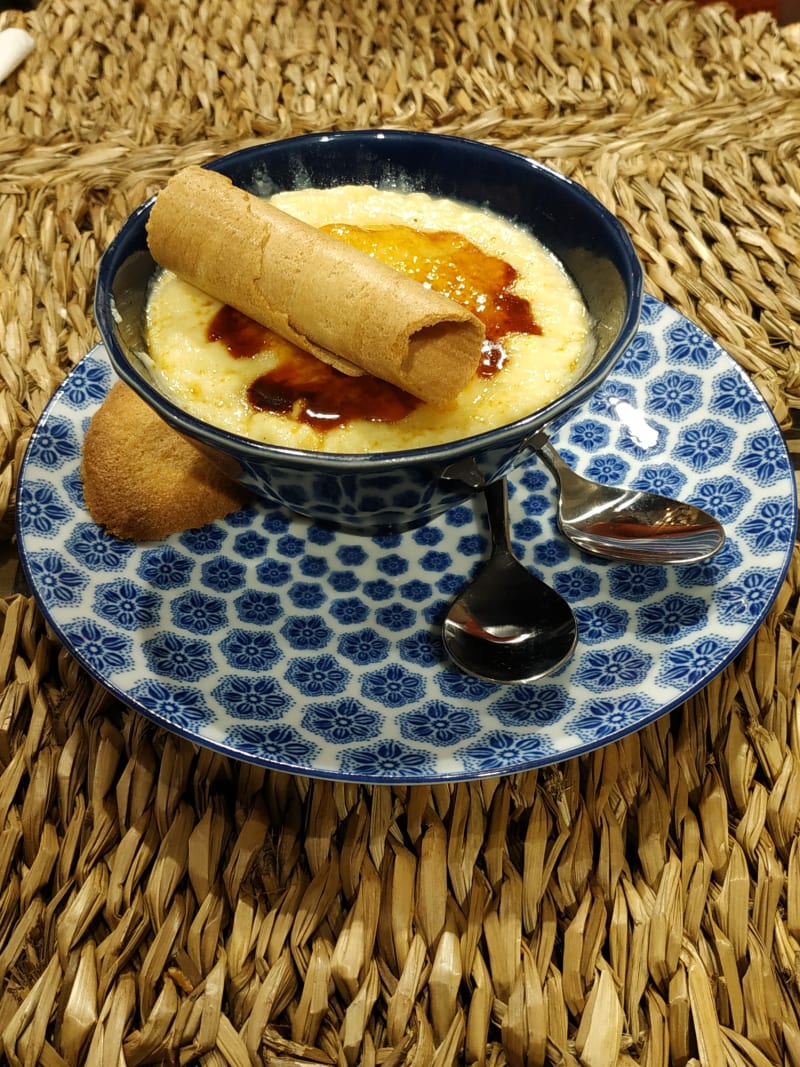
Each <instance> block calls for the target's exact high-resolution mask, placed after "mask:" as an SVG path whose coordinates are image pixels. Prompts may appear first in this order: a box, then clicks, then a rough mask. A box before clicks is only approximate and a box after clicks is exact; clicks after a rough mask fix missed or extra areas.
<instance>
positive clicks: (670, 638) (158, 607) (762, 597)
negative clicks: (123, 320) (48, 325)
mask: <svg viewBox="0 0 800 1067" xmlns="http://www.w3.org/2000/svg"><path fill="white" fill-rule="evenodd" d="M113 377H114V376H113V372H112V370H111V367H110V364H109V362H108V358H107V356H106V354H105V351H104V350H103V349H102V348H101V347H99V346H98V347H97V348H95V349H93V350H92V351H91V352H90V353H89V354H88V355H87V356H86V358H85V359H84V360H83V361H82V362H81V363H80V364H79V365H78V367H76V369H75V370H74V371H73V372H72V374H71V375H70V376H69V377H68V378H67V380H66V381H65V382H64V384H63V385H62V386H61V388H60V389H59V390H58V392H57V393H56V395H55V396H54V397H53V399H52V401H51V402H50V404H49V406H48V408H47V410H46V411H45V413H44V415H43V416H42V418H41V419H40V421H39V423H38V425H37V427H36V429H35V431H34V433H33V435H32V437H31V441H30V445H29V448H28V451H27V454H26V457H25V460H24V463H23V467H22V471H21V475H20V483H19V493H18V507H17V516H18V519H17V530H18V537H19V546H20V554H21V558H22V562H23V565H24V568H25V571H26V575H27V577H28V581H29V583H30V585H31V588H32V590H33V592H34V595H35V596H36V599H37V601H38V603H39V605H40V606H41V608H42V610H43V612H44V614H45V615H46V616H47V618H48V620H49V622H50V623H51V625H52V626H53V628H54V630H55V632H56V633H57V634H58V635H59V637H60V638H61V640H62V641H63V642H64V644H65V645H66V647H67V648H68V649H70V651H71V652H72V653H73V654H74V655H75V656H76V657H77V659H78V660H79V661H80V662H81V663H83V665H84V666H85V667H86V668H87V669H88V671H89V672H90V673H91V674H93V675H94V676H95V677H96V678H97V679H98V680H99V681H100V682H101V683H103V684H104V685H105V686H107V687H108V688H109V689H110V690H111V691H112V692H113V693H115V694H116V695H117V696H119V697H120V699H122V700H123V701H124V702H125V703H127V704H128V705H129V706H131V707H133V708H136V709H138V710H139V711H141V712H142V713H144V714H145V715H148V716H149V717H151V718H152V719H154V720H155V721H156V722H158V723H159V724H161V725H163V726H165V727H167V728H169V729H171V730H173V731H175V732H177V733H180V734H182V735H184V736H186V737H189V738H191V739H192V740H194V741H196V742H198V743H199V744H202V745H206V746H208V747H210V748H213V749H216V750H217V751H220V752H223V753H226V754H228V755H231V756H233V757H236V758H239V759H243V760H248V761H252V762H255V763H258V764H261V765H263V766H268V767H272V768H276V769H279V770H283V771H288V772H297V773H302V774H308V775H311V776H316V777H327V778H333V779H342V780H347V779H350V780H358V781H363V782H409V783H414V782H426V781H442V780H458V779H463V778H471V777H480V776H483V775H499V774H507V773H511V772H514V771H519V770H523V769H526V768H530V767H535V766H539V765H542V764H545V763H550V762H553V761H555V760H560V759H564V758H566V757H569V756H574V755H577V754H579V753H581V752H586V751H590V750H592V749H594V748H596V747H599V746H601V745H604V744H607V743H608V742H610V741H613V740H614V739H615V738H619V737H621V736H623V735H625V734H627V733H630V732H631V731H634V730H638V729H640V728H642V727H643V726H645V725H646V724H647V723H649V722H651V721H653V720H654V719H655V718H657V717H658V716H660V715H662V714H664V713H665V712H666V711H668V710H669V709H670V708H673V707H675V706H676V705H678V704H680V703H681V702H682V701H684V700H686V699H687V697H689V696H690V695H691V694H692V693H694V692H696V691H697V690H698V689H700V688H702V687H703V686H704V685H705V684H707V683H708V682H709V681H710V679H711V678H712V677H713V676H714V675H715V674H716V673H717V672H719V671H720V670H721V669H722V668H723V667H724V666H725V664H726V663H727V662H729V661H730V660H731V659H732V657H733V656H735V655H736V653H737V652H738V651H739V650H740V649H741V648H742V647H743V645H744V644H745V643H746V642H747V641H748V640H749V639H750V637H751V636H752V634H753V633H754V631H755V630H756V628H757V627H758V626H759V625H760V623H761V622H762V620H763V619H764V617H765V615H766V613H767V611H768V610H769V608H770V606H771V604H772V603H773V601H774V599H775V597H776V595H777V593H778V590H779V588H780V585H781V582H782V580H783V576H784V574H785V571H786V568H787V566H788V563H789V558H790V555H791V550H792V545H793V543H794V538H795V534H796V526H797V504H796V499H795V483H794V476H793V471H792V467H791V463H790V461H789V457H788V455H787V452H786V448H785V446H784V443H783V440H782V438H781V435H780V432H779V430H778V428H777V426H776V424H775V421H774V419H773V417H772V414H771V413H770V411H769V409H768V407H767V405H766V404H765V403H764V401H763V399H762V398H761V397H760V395H759V394H758V392H757V391H756V389H755V388H754V387H753V385H752V384H751V382H750V381H749V379H748V378H747V376H746V375H745V374H744V373H743V372H742V371H741V370H740V369H739V368H738V367H737V366H736V364H735V362H734V361H733V360H732V359H731V358H730V356H728V355H727V354H726V353H725V352H724V351H723V350H722V349H721V348H720V347H719V346H718V345H717V344H716V343H715V342H714V341H713V340H712V339H711V338H710V337H708V335H706V334H705V333H704V332H703V331H702V330H700V329H699V328H698V327H697V326H695V325H694V324H692V323H690V322H688V321H687V320H686V319H685V318H683V317H682V316H681V315H679V314H678V313H676V312H675V311H673V310H671V309H669V308H667V307H666V306H665V305H664V304H662V303H660V302H659V301H657V300H654V299H652V298H650V297H648V298H646V300H645V307H644V313H643V315H642V321H641V328H640V331H639V334H638V336H637V338H636V341H635V343H634V344H633V345H632V346H631V348H630V350H629V351H628V352H627V353H626V354H625V355H624V356H623V358H622V359H621V360H620V362H619V364H618V366H617V368H616V369H615V371H614V372H613V373H612V375H611V376H610V377H609V379H608V380H607V381H606V382H605V383H604V384H603V385H602V387H601V388H600V389H599V390H598V391H597V392H596V393H595V394H594V396H592V397H591V398H590V399H589V400H588V401H587V402H586V403H585V404H584V405H582V406H581V407H580V408H578V409H577V410H575V411H573V412H571V413H569V415H567V416H564V417H562V418H560V419H559V420H558V423H557V425H556V427H553V428H552V429H553V441H554V444H555V445H556V447H558V448H559V450H560V451H561V452H562V454H563V455H564V456H565V457H566V458H568V460H569V462H570V463H572V464H573V465H574V466H575V467H576V469H577V470H578V471H579V472H580V473H582V474H584V475H590V476H593V477H596V478H599V479H601V480H603V479H605V480H606V481H618V480H620V479H621V478H622V479H624V480H625V481H627V482H628V483H629V484H631V485H633V486H635V487H637V488H642V489H647V488H649V489H654V490H656V491H658V492H662V493H667V494H669V495H679V496H682V497H683V498H685V499H687V500H689V501H691V502H693V503H697V504H700V505H701V506H702V507H705V508H707V509H708V510H710V511H711V512H713V513H714V514H716V515H717V517H718V518H719V519H720V521H722V522H723V524H724V525H725V527H726V532H727V537H728V540H727V543H726V545H725V547H724V548H723V550H722V551H721V552H720V553H718V555H717V556H716V557H714V558H713V559H712V560H709V561H707V562H706V563H703V564H698V565H695V566H691V567H683V568H659V567H647V566H642V565H640V564H629V565H623V564H619V563H611V562H605V561H602V560H600V559H594V558H590V557H588V556H584V555H583V554H581V553H580V552H579V551H578V550H577V549H574V548H572V547H571V546H569V545H568V544H567V543H566V542H565V541H564V540H563V538H561V537H560V535H559V534H558V531H557V528H556V524H555V514H554V501H555V487H554V484H553V481H552V479H551V477H550V476H549V474H548V473H547V471H546V468H544V467H543V465H542V463H541V462H540V461H539V460H538V459H537V458H535V457H533V458H531V459H530V460H529V461H528V462H527V463H525V464H523V465H522V466H521V467H520V468H518V469H517V470H516V471H515V472H514V473H513V474H512V476H511V479H510V498H511V499H510V512H511V520H512V535H513V539H514V544H515V547H516V549H517V551H518V552H519V554H520V556H521V558H522V559H523V561H524V562H525V563H526V565H527V566H528V567H529V568H530V569H531V570H532V571H534V572H536V573H537V574H539V575H540V576H541V577H542V578H544V579H545V580H546V581H548V582H550V583H551V584H553V585H554V586H555V587H556V588H557V589H559V590H560V592H561V593H562V594H563V595H564V596H565V597H567V599H569V600H570V601H571V603H572V604H573V606H574V608H575V611H576V615H577V617H578V628H579V640H578V647H577V650H576V654H575V656H574V658H573V660H572V661H571V662H570V663H569V664H568V665H567V666H566V667H564V668H563V669H562V670H561V671H560V672H559V673H558V674H557V675H555V676H554V677H552V678H549V679H544V680H542V681H541V682H537V683H533V684H531V685H526V686H512V687H502V686H495V685H491V684H489V683H487V682H482V681H478V680H477V679H474V678H470V677H468V676H466V675H464V674H461V673H460V672H459V671H457V670H455V669H454V668H452V667H451V666H450V665H449V664H448V663H447V661H446V660H445V657H444V653H443V650H442V645H441V641H440V639H439V624H440V621H441V618H442V615H443V612H444V611H445V609H446V607H447V604H448V602H449V600H450V598H451V597H452V596H454V595H455V593H456V592H457V591H458V590H459V589H460V588H461V587H462V586H463V584H464V582H465V581H466V580H467V578H468V577H469V575H470V574H471V572H472V571H473V570H474V569H475V568H476V567H477V566H479V565H480V562H481V559H482V558H483V555H484V552H485V550H486V531H485V523H484V519H483V512H482V508H481V506H480V502H477V503H475V504H474V505H473V504H468V505H461V506H458V507H455V508H453V509H452V510H451V511H450V512H448V513H447V514H445V515H443V516H441V517H440V518H438V519H437V520H436V521H434V522H432V523H430V524H429V525H427V526H425V527H422V528H420V529H417V530H413V531H410V532H408V533H404V534H397V535H393V536H387V537H377V538H367V537H364V536H362V535H357V534H346V533H334V532H333V531H331V530H330V529H327V528H322V527H319V526H316V525H314V524H313V523H310V522H308V521H306V520H304V519H299V518H295V517H293V516H290V515H289V514H287V513H286V512H283V511H281V510H280V509H277V508H273V507H271V506H270V505H269V504H267V503H258V504H256V505H254V506H253V507H251V508H247V509H244V510H242V511H239V512H236V513H234V514H233V515H230V516H228V518H227V519H225V520H224V521H222V522H217V523H213V524H211V525H209V526H205V527H203V528H202V529H198V530H188V531H185V532H184V533H181V534H179V535H176V536H174V537H170V538H168V539H167V540H165V541H163V542H156V543H148V544H130V543H127V542H123V541H119V540H117V539H116V538H114V537H111V536H109V535H108V534H106V533H105V532H104V531H103V530H101V529H99V528H98V527H97V526H96V525H95V524H94V523H93V522H92V521H91V518H90V516H89V515H88V513H87V512H86V509H85V507H84V504H83V498H82V491H81V482H80V450H81V442H82V439H83V434H84V432H85V428H86V425H87V424H88V421H89V419H90V417H91V415H92V414H93V412H94V411H95V410H96V409H97V407H98V406H99V405H100V403H101V402H102V400H103V398H104V397H105V395H106V393H107V391H108V389H109V387H110V385H111V383H112V381H113Z"/></svg>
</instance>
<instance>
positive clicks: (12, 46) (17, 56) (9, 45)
mask: <svg viewBox="0 0 800 1067" xmlns="http://www.w3.org/2000/svg"><path fill="white" fill-rule="evenodd" d="M33 44H34V41H33V38H32V37H31V35H30V34H29V33H27V32H26V31H25V30H20V29H17V28H15V27H13V26H12V27H9V29H7V30H0V82H2V81H5V79H6V78H7V77H8V76H9V74H11V73H13V71H15V70H16V69H17V67H18V66H19V65H20V63H22V62H23V61H24V60H25V59H27V58H28V56H29V55H30V54H31V52H32V51H33Z"/></svg>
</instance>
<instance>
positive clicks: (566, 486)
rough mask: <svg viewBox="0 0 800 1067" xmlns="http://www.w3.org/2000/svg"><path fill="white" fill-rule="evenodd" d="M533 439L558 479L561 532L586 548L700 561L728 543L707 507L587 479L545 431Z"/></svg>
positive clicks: (643, 559) (636, 559)
mask: <svg viewBox="0 0 800 1067" xmlns="http://www.w3.org/2000/svg"><path fill="white" fill-rule="evenodd" d="M528 444H529V445H530V446H531V447H532V448H533V449H535V450H536V451H537V452H538V453H539V455H540V456H541V457H542V459H543V460H544V461H545V463H547V465H548V467H550V469H551V470H552V472H553V474H555V476H556V480H557V481H558V484H559V490H560V492H559V498H558V525H559V527H560V529H561V532H562V533H563V534H564V536H565V537H567V538H568V539H569V540H570V541H572V542H574V543H575V544H576V545H577V546H578V547H579V548H582V549H583V551H584V552H591V553H593V554H594V555H596V556H606V557H608V558H610V559H619V560H624V561H626V562H631V563H699V562H700V561H701V560H704V559H708V557H709V556H713V555H714V553H715V552H718V551H719V550H720V549H721V548H722V546H723V544H724V543H725V531H724V530H723V528H722V526H721V525H720V524H719V522H718V521H717V520H716V519H715V518H714V517H713V516H712V515H709V514H708V512H707V511H703V510H702V508H697V507H695V506H694V505H692V504H684V503H682V502H681V501H679V500H671V499H670V498H669V497H665V496H658V495H657V494H656V493H646V492H643V491H641V490H638V489H622V488H618V487H615V486H610V485H600V484H598V483H597V482H591V481H589V480H588V479H587V478H582V477H581V476H580V475H579V474H576V473H575V471H573V470H572V469H571V468H570V467H569V466H568V465H567V464H566V463H565V462H564V460H563V459H562V458H561V456H560V455H559V454H558V452H556V450H555V449H554V448H553V446H552V445H551V444H550V442H549V440H548V437H547V434H546V433H544V431H541V430H540V431H539V432H538V433H535V434H534V435H533V437H531V438H530V440H529V441H528Z"/></svg>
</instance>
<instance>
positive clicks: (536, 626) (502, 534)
mask: <svg viewBox="0 0 800 1067" xmlns="http://www.w3.org/2000/svg"><path fill="white" fill-rule="evenodd" d="M483 492H484V497H485V499H486V509H487V514H488V517H489V533H490V536H491V539H492V549H491V555H490V556H489V558H488V560H487V561H486V562H485V563H484V565H483V567H482V568H481V569H480V571H479V572H478V574H477V575H476V576H475V577H474V578H473V579H472V581H471V582H470V583H469V585H468V586H467V587H466V589H464V590H463V592H461V593H460V594H459V596H458V597H457V598H456V599H455V600H454V601H453V603H452V604H451V605H450V609H449V611H448V612H447V616H446V618H445V620H444V624H443V627H442V639H443V641H444V647H445V649H446V650H447V653H448V655H449V656H450V658H451V659H452V660H453V662H454V663H455V664H456V665H457V666H458V667H460V668H461V670H463V671H466V673H467V674H472V675H474V676H475V677H476V678H483V679H485V680H486V681H490V682H532V681H534V679H536V678H542V677H544V676H545V675H546V674H552V672H553V671H554V670H556V669H557V668H558V667H560V666H561V665H562V663H565V662H566V661H567V660H568V659H569V657H570V656H571V655H572V652H573V650H574V648H575V642H576V640H577V635H578V628H577V624H576V622H575V616H574V615H573V614H572V609H571V608H570V606H569V605H568V604H567V602H566V601H565V600H564V599H563V598H562V597H561V596H559V594H558V593H556V592H555V590H553V589H551V588H550V587H549V586H547V585H545V584H544V582H542V581H540V580H539V579H538V578H536V577H534V575H533V574H531V573H530V571H528V570H527V569H526V568H525V567H524V566H523V565H522V564H521V563H520V561H519V560H518V559H517V557H516V556H515V555H514V552H513V550H512V548H511V540H510V537H509V532H508V496H507V488H506V480H505V478H501V479H500V480H499V481H496V482H492V483H491V484H490V485H487V486H486V487H485V489H484V491H483Z"/></svg>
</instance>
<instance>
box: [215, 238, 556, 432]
mask: <svg viewBox="0 0 800 1067" xmlns="http://www.w3.org/2000/svg"><path fill="white" fill-rule="evenodd" d="M322 228H323V229H324V230H326V231H327V232H328V233H330V234H331V235H332V236H334V237H336V238H338V239H339V240H342V241H346V242H347V243H348V244H350V245H352V246H353V247H354V248H357V249H359V250H360V251H362V252H366V253H367V254H369V255H372V256H374V257H375V258H376V259H378V260H381V261H382V262H383V263H386V264H388V265H389V266H391V267H394V268H395V270H400V271H402V272H403V273H405V274H408V275H409V276H411V277H413V278H414V279H416V280H417V281H419V282H420V283H421V284H423V285H427V286H429V287H430V288H432V289H435V290H437V291H438V292H440V293H442V294H444V295H445V296H447V297H449V298H450V299H451V300H453V301H455V302H456V303H459V304H461V305H462V306H464V307H467V308H469V310H470V311H472V312H473V313H474V314H475V315H477V317H478V318H479V319H480V320H481V321H482V322H483V324H484V327H485V328H486V340H485V342H484V345H483V350H482V353H481V362H480V365H479V367H478V376H479V377H482V378H491V377H493V376H494V375H495V374H497V373H498V372H499V371H500V370H501V369H502V368H503V366H504V365H505V362H506V359H507V353H506V350H505V348H504V346H503V344H502V341H503V338H504V337H505V336H506V335H508V334H511V333H518V334H519V333H522V334H537V335H538V334H541V332H542V331H541V327H540V326H539V325H538V324H537V323H536V321H535V320H534V318H533V312H532V309H531V306H530V302H529V301H528V300H527V299H525V298H523V297H520V296H517V295H516V294H515V293H514V292H513V291H512V286H513V283H514V281H515V280H516V278H517V271H516V270H515V268H514V267H512V266H511V265H510V264H509V263H506V262H505V261H504V260H502V259H500V258H499V257H497V256H493V255H490V254H488V253H486V252H484V251H483V250H482V249H480V248H478V247H477V245H475V244H473V243H472V242H471V241H469V240H467V238H465V237H463V236H462V235H461V234H459V233H455V232H453V231H450V230H436V231H432V232H428V231H421V230H416V229H414V228H413V227H410V226H405V225H400V224H397V225H391V226H381V227H362V226H352V225H349V224H342V223H334V224H331V225H329V226H324V227H322ZM207 337H208V339H209V340H210V341H219V342H221V343H222V344H223V345H224V346H225V348H226V349H227V350H228V352H230V354H231V355H232V356H235V357H237V358H247V357H250V356H254V355H256V354H257V353H258V352H261V351H263V350H264V349H266V348H269V349H271V350H272V351H273V352H274V353H275V354H276V355H277V356H278V357H279V362H278V365H277V366H276V367H275V368H274V369H273V370H270V371H268V372H267V373H266V374H262V375H260V376H259V377H258V378H257V379H256V380H255V381H254V382H253V383H252V385H251V386H250V388H249V390H248V401H249V403H250V404H251V405H252V406H253V407H254V408H255V409H256V410H258V411H269V412H272V413H274V414H285V415H293V416H294V417H295V418H296V419H298V420H299V421H300V422H305V423H308V424H309V425H311V426H313V427H314V428H315V429H317V430H321V431H325V430H326V429H333V428H334V427H336V426H342V425H344V424H345V423H347V422H349V421H351V420H354V419H365V420H369V421H372V422H398V421H399V420H400V419H403V418H405V416H406V415H408V414H409V412H411V411H413V410H414V408H416V407H417V406H418V405H419V404H420V403H421V401H420V400H418V399H417V398H416V397H413V396H411V395H410V394H408V393H406V392H404V391H403V390H401V389H398V388H397V386H394V385H392V384H390V383H389V382H384V381H381V380H380V379H378V378H374V377H372V376H371V375H362V376H359V377H350V376H348V375H345V374H342V373H341V372H340V371H337V370H334V368H333V367H330V366H328V365H327V364H324V363H322V362H320V360H318V359H316V358H315V357H314V356H310V355H308V353H306V352H304V351H303V350H302V349H300V348H298V347H297V346H296V345H293V344H291V343H290V342H288V341H285V340H284V339H283V338H281V337H278V336H277V335H276V334H275V333H274V332H273V331H272V330H269V329H267V328H266V327H264V326H260V325H259V324H258V323H256V322H253V320H252V319H250V318H248V317H247V316H246V315H242V314H241V313H240V312H238V311H235V310H234V309H233V308H231V307H229V306H227V305H225V306H223V307H222V308H220V310H219V311H218V312H217V314H216V315H215V316H214V318H213V319H212V320H211V323H210V324H209V327H208V331H207Z"/></svg>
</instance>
